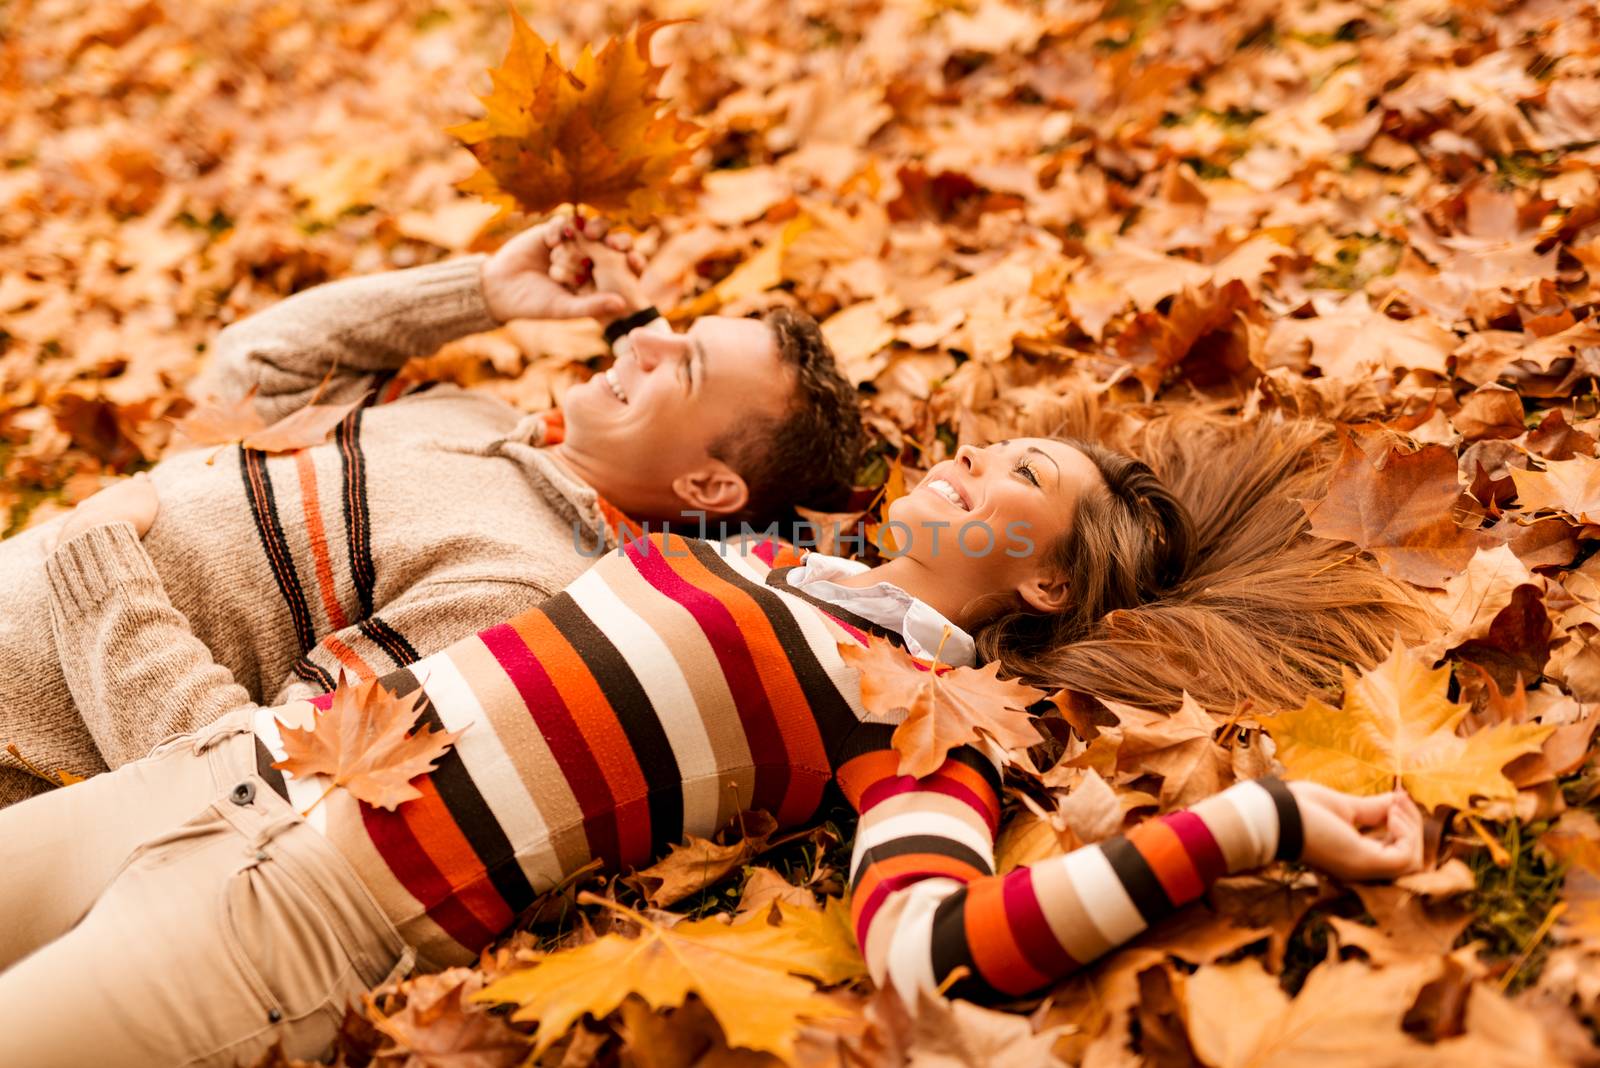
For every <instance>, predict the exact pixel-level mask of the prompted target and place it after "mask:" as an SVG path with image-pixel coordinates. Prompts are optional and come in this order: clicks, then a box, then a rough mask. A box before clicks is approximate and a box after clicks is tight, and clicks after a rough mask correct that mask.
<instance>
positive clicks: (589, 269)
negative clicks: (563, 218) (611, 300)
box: [571, 219, 652, 314]
mask: <svg viewBox="0 0 1600 1068" xmlns="http://www.w3.org/2000/svg"><path fill="white" fill-rule="evenodd" d="M577 228H578V230H577V235H576V237H575V238H574V239H573V240H572V242H571V247H572V251H573V254H574V255H575V256H576V257H577V258H578V259H577V267H578V275H577V281H578V282H579V284H580V285H581V284H584V283H591V282H592V283H593V284H594V288H595V289H597V290H599V291H600V292H603V293H615V294H617V295H618V296H620V297H622V299H623V300H624V301H625V302H626V303H627V312H625V313H624V314H630V313H632V312H636V311H639V310H640V309H642V308H646V307H649V306H650V304H651V303H652V301H651V300H650V297H649V295H648V294H646V292H645V288H644V284H643V283H642V282H641V280H640V277H639V276H640V275H641V274H643V273H644V267H645V264H644V259H643V257H641V256H640V255H639V253H638V252H636V251H634V248H633V238H632V237H630V236H629V235H627V234H624V233H611V232H610V231H611V224H610V223H608V222H607V221H606V220H605V219H579V220H578V222H577Z"/></svg>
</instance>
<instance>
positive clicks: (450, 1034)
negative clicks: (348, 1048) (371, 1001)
mask: <svg viewBox="0 0 1600 1068" xmlns="http://www.w3.org/2000/svg"><path fill="white" fill-rule="evenodd" d="M482 986H483V973H481V972H479V971H476V970H474V969H471V968H451V969H448V970H447V971H443V972H439V973H437V974H434V975H420V976H417V977H416V978H415V979H412V980H410V981H409V982H407V983H406V984H405V986H404V990H405V997H406V1003H405V1007H404V1008H402V1009H400V1010H399V1011H397V1012H392V1013H389V1014H388V1015H386V1016H382V1015H378V1014H376V1013H374V1024H375V1026H376V1027H377V1029H378V1030H379V1031H380V1032H382V1033H383V1034H384V1035H387V1036H388V1037H389V1038H390V1039H391V1040H393V1042H394V1043H395V1047H396V1048H394V1049H383V1050H380V1051H379V1057H380V1059H381V1060H382V1061H383V1063H390V1059H391V1058H392V1059H393V1060H395V1061H399V1062H400V1063H402V1064H403V1065H404V1066H405V1068H515V1066H516V1065H519V1064H522V1063H524V1061H525V1060H526V1059H527V1056H528V1047H529V1041H528V1036H527V1035H524V1034H522V1033H521V1032H520V1031H517V1030H515V1029H514V1028H512V1027H511V1026H510V1025H509V1024H507V1023H506V1021H505V1018H504V1017H501V1016H497V1015H495V1014H493V1013H491V1012H489V1011H488V1010H486V1009H483V1008H480V1007H478V1006H477V1005H475V1004H471V1003H469V1002H466V1001H465V999H468V998H470V997H471V995H473V994H475V993H477V992H478V990H479V988H480V987H482Z"/></svg>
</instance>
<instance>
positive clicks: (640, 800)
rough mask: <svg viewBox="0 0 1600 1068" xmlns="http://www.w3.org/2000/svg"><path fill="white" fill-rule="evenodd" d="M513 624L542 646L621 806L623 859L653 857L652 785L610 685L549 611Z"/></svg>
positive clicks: (546, 664) (531, 644)
mask: <svg viewBox="0 0 1600 1068" xmlns="http://www.w3.org/2000/svg"><path fill="white" fill-rule="evenodd" d="M511 627H512V629H513V630H515V631H516V632H517V634H518V635H519V636H520V637H521V638H522V640H523V641H524V642H526V643H527V646H528V648H529V649H537V650H538V651H539V664H540V666H541V667H543V668H544V670H545V671H546V672H547V673H548V674H549V676H550V681H551V683H552V684H554V686H555V688H556V692H557V693H559V694H560V695H561V700H562V701H563V702H564V703H565V704H566V706H567V711H568V713H569V714H570V715H571V716H572V721H573V723H574V724H576V725H577V728H578V730H579V731H580V732H582V734H583V739H584V741H585V742H586V743H587V744H588V746H589V751H590V752H591V753H593V754H594V760H595V763H596V764H598V765H600V772H601V774H603V775H604V776H605V779H606V789H607V790H608V791H609V792H610V794H611V803H612V806H613V808H614V809H615V811H616V823H617V840H618V841H617V847H618V853H619V854H620V855H621V857H622V859H623V862H624V863H625V864H643V863H646V862H647V861H648V860H649V859H650V786H649V783H647V782H646V781H645V777H644V770H643V769H642V768H640V767H639V758H638V756H637V754H635V753H634V751H633V746H632V745H630V744H628V735H627V733H626V732H624V731H623V729H622V723H621V722H620V721H619V720H618V719H617V714H616V712H615V711H614V710H613V709H612V707H611V702H610V701H608V700H607V699H606V693H605V690H603V689H601V687H600V683H599V682H598V681H597V680H596V679H595V677H594V675H593V674H592V673H591V672H590V671H589V666H588V665H587V664H585V663H584V662H583V659H582V658H581V657H580V656H578V653H577V651H576V650H575V649H573V648H572V645H571V643H569V642H568V641H567V639H566V636H565V635H564V634H562V633H561V632H560V631H559V630H557V629H556V626H555V624H554V623H552V622H550V617H549V616H547V615H545V614H544V613H543V612H530V613H528V614H527V615H525V616H522V617H520V618H518V619H514V620H512V621H511Z"/></svg>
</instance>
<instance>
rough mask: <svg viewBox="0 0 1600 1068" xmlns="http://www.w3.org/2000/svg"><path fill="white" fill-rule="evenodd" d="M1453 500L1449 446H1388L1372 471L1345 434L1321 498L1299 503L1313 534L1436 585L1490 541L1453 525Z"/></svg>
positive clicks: (1456, 488) (1455, 480) (1456, 481)
mask: <svg viewBox="0 0 1600 1068" xmlns="http://www.w3.org/2000/svg"><path fill="white" fill-rule="evenodd" d="M1460 496H1461V484H1460V477H1459V475H1458V474H1457V463H1456V457H1455V454H1454V453H1453V452H1452V451H1451V450H1450V449H1447V448H1445V447H1444V446H1442V445H1429V446H1426V447H1424V448H1421V449H1418V450H1417V451H1416V452H1410V453H1408V452H1404V451H1402V450H1400V449H1390V450H1389V452H1388V455H1387V456H1386V458H1385V460H1384V464H1383V466H1382V467H1381V468H1377V467H1374V466H1373V465H1372V464H1371V463H1370V462H1368V460H1367V458H1366V456H1365V455H1363V454H1362V452H1361V450H1360V449H1359V448H1358V447H1357V446H1356V444H1355V439H1354V437H1352V436H1351V435H1350V434H1348V433H1347V434H1345V435H1344V446H1343V450H1342V451H1341V452H1340V454H1339V459H1338V461H1337V462H1336V463H1335V465H1334V469H1333V474H1332V476H1331V477H1330V478H1329V480H1328V493H1327V495H1326V496H1325V497H1323V498H1322V499H1321V500H1320V501H1302V502H1300V503H1301V506H1302V507H1304V508H1305V510H1306V517H1307V518H1308V519H1309V520H1311V533H1313V534H1315V535H1316V536H1317V537H1319V538H1331V539H1333V540H1336V541H1348V542H1351V543H1353V544H1355V545H1356V546H1357V547H1359V548H1362V549H1365V550H1367V551H1368V552H1370V553H1371V554H1372V555H1373V556H1374V557H1375V558H1376V559H1377V561H1378V564H1379V566H1381V567H1382V568H1383V570H1384V571H1386V572H1387V573H1389V574H1391V575H1394V576H1395V577H1397V578H1402V579H1405V580H1407V581H1409V582H1414V583H1416V584H1417V585H1419V586H1435V587H1437V586H1443V585H1444V584H1445V582H1446V580H1448V579H1449V578H1450V577H1451V576H1452V575H1455V574H1456V573H1457V572H1459V571H1460V570H1461V569H1462V568H1463V567H1465V566H1466V565H1467V562H1468V561H1469V560H1471V559H1472V554H1473V552H1474V551H1476V550H1477V549H1478V548H1479V547H1487V546H1489V545H1492V544H1494V541H1493V539H1491V538H1490V537H1489V536H1488V535H1486V534H1483V533H1481V532H1479V531H1475V530H1467V529H1465V528H1464V527H1462V526H1461V525H1460V524H1459V523H1457V522H1456V521H1455V518H1454V517H1453V515H1452V512H1453V510H1454V509H1455V507H1456V501H1457V500H1458V499H1459V498H1460Z"/></svg>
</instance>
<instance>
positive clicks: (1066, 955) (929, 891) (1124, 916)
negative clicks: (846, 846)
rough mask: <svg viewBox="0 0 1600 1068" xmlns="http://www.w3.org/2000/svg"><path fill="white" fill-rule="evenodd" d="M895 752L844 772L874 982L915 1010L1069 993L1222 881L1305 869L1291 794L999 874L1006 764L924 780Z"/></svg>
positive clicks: (865, 949)
mask: <svg viewBox="0 0 1600 1068" xmlns="http://www.w3.org/2000/svg"><path fill="white" fill-rule="evenodd" d="M898 759H899V756H898V754H897V753H896V752H894V751H893V750H879V751H876V752H869V753H864V754H862V755H860V756H857V757H855V758H853V759H851V760H850V761H849V762H848V763H846V764H845V765H844V766H843V767H842V768H841V769H840V771H839V781H840V785H841V786H842V787H843V789H844V791H845V794H846V796H847V797H849V799H850V801H851V803H852V804H854V805H855V806H856V809H857V811H858V812H860V814H861V822H860V825H859V830H858V832H857V837H856V842H855V851H854V856H853V858H852V860H851V866H850V880H851V888H852V892H853V899H852V906H851V911H852V919H853V921H854V924H855V931H856V938H857V941H858V942H859V944H860V947H861V952H862V955H863V956H864V957H865V958H866V961H867V965H868V968H869V970H870V971H871V973H872V976H873V978H874V980H876V981H877V982H879V983H882V982H883V981H884V980H885V979H889V980H891V981H892V982H893V983H894V986H895V989H897V990H899V991H901V992H902V993H903V995H904V996H905V997H907V999H908V1000H911V999H914V998H915V996H916V994H915V991H916V990H917V989H923V990H927V991H929V992H933V991H936V990H938V989H939V988H940V986H941V984H943V983H944V982H945V981H946V979H947V978H948V977H950V976H951V975H952V974H953V973H956V972H957V971H958V970H960V975H961V977H960V978H958V979H957V980H956V981H955V982H953V983H952V984H951V985H950V986H949V988H948V989H947V993H948V994H950V995H951V996H954V997H962V998H966V999H969V1000H973V1001H996V1000H1005V999H1009V998H1015V997H1020V996H1023V995H1026V994H1029V993H1031V992H1033V991H1035V990H1038V989H1040V988H1041V987H1045V986H1048V985H1050V984H1051V983H1054V982H1055V981H1057V980H1059V979H1060V978H1062V977H1063V976H1065V975H1066V974H1067V973H1069V972H1071V971H1073V970H1074V969H1076V968H1078V967H1079V966H1080V965H1083V964H1087V963H1088V962H1089V961H1091V960H1093V959H1094V958H1096V957H1098V956H1100V955H1101V954H1103V953H1105V952H1107V951H1108V950H1111V949H1113V948H1115V947H1116V946H1118V945H1121V944H1122V943H1124V942H1126V941H1128V940H1129V939H1131V938H1133V937H1134V936H1136V935H1138V934H1139V933H1141V932H1142V931H1144V930H1145V929H1146V928H1147V927H1149V926H1151V925H1152V924H1154V923H1156V922H1158V921H1160V920H1161V919H1162V918H1164V917H1166V916H1168V915H1170V914H1171V913H1173V912H1175V911H1176V910H1177V909H1179V908H1182V907H1183V906H1184V905H1186V904H1188V903H1189V902H1191V901H1194V900H1196V899H1197V898H1199V897H1200V896H1201V895H1203V894H1204V893H1205V891H1206V888H1207V887H1209V886H1210V885H1211V883H1212V882H1214V881H1215V880H1216V879H1217V878H1219V877H1220V876H1223V875H1228V874H1231V873H1234V872H1239V871H1244V870H1247V869H1249V868H1254V867H1259V866H1261V865H1263V864H1266V863H1267V862H1269V861H1270V860H1272V859H1273V858H1275V857H1276V858H1284V859H1291V860H1292V859H1297V858H1298V857H1299V855H1300V850H1301V828H1300V812H1299V809H1298V807H1297V806H1296V804H1295V800H1294V795H1293V794H1292V793H1290V791H1289V788H1288V787H1287V786H1285V785H1284V783H1283V782H1282V781H1280V780H1279V779H1277V778H1276V777H1273V776H1264V777H1262V778H1259V779H1253V780H1250V781H1248V782H1241V783H1237V784H1235V785H1234V786H1231V787H1229V788H1228V789H1226V790H1224V791H1222V792H1221V793H1219V794H1217V795H1215V796H1213V797H1209V798H1206V799H1205V800H1204V801H1201V802H1200V803H1198V804H1196V805H1194V806H1193V807H1191V808H1188V809H1180V810H1178V811H1175V812H1169V813H1167V814H1166V815H1163V816H1159V817H1156V818H1153V819H1150V820H1146V821H1145V822H1143V823H1141V824H1140V825H1138V826H1137V827H1135V828H1133V829H1132V830H1130V831H1129V832H1127V833H1126V834H1125V835H1116V836H1114V837H1112V838H1108V839H1106V840H1105V841H1103V842H1097V843H1095V844H1093V845H1088V846H1084V847H1082V848H1080V849H1076V850H1074V851H1073V852H1071V853H1068V854H1066V855H1064V856H1060V857H1052V858H1050V859H1049V860H1045V861H1041V862H1039V863H1037V864H1033V865H1029V866H1026V867H1019V868H1016V869H1014V870H1012V871H1010V872H1007V873H1006V874H1005V875H1001V876H997V875H995V874H994V835H995V831H996V824H997V822H998V818H999V810H1000V801H999V794H1000V780H999V775H998V771H997V769H996V768H995V765H994V764H993V763H992V762H991V761H989V760H988V759H987V758H985V757H983V756H982V755H980V754H978V753H976V752H975V751H974V750H971V749H964V750H956V751H953V752H952V753H951V755H950V757H949V758H948V759H947V760H946V761H945V764H944V766H943V767H941V768H940V769H939V770H938V771H936V772H934V773H933V774H932V775H929V776H927V777H926V778H923V779H914V778H912V777H911V776H906V775H899V774H897V773H896V770H895V769H896V766H897V764H898Z"/></svg>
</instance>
